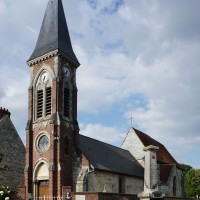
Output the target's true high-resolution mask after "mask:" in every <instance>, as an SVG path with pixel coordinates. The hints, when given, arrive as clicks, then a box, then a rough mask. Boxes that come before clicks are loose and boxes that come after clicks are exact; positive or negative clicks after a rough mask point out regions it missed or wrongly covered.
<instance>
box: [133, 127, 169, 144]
mask: <svg viewBox="0 0 200 200" xmlns="http://www.w3.org/2000/svg"><path fill="white" fill-rule="evenodd" d="M133 129H134V130H135V131H136V132H140V133H142V134H144V135H145V136H146V137H148V138H150V139H152V140H153V141H155V142H157V143H159V144H160V145H162V146H163V147H165V146H164V145H163V144H162V143H160V142H159V141H158V140H155V139H154V138H152V137H151V136H149V135H148V134H146V133H144V132H142V131H140V130H138V129H136V128H133Z"/></svg>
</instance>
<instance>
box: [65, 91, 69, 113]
mask: <svg viewBox="0 0 200 200" xmlns="http://www.w3.org/2000/svg"><path fill="white" fill-rule="evenodd" d="M64 116H65V117H70V89H69V88H64Z"/></svg>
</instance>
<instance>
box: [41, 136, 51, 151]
mask: <svg viewBox="0 0 200 200" xmlns="http://www.w3.org/2000/svg"><path fill="white" fill-rule="evenodd" d="M48 147H49V138H48V137H47V136H46V135H43V136H41V137H40V138H39V141H38V149H39V150H40V152H45V151H46V150H47V149H48Z"/></svg>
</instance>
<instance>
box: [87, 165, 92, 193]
mask: <svg viewBox="0 0 200 200" xmlns="http://www.w3.org/2000/svg"><path fill="white" fill-rule="evenodd" d="M90 168H91V169H92V170H90V169H89V171H88V172H86V175H85V179H86V180H85V182H86V192H88V174H91V173H92V172H94V167H93V166H92V165H91V164H90Z"/></svg>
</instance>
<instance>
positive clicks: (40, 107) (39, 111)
mask: <svg viewBox="0 0 200 200" xmlns="http://www.w3.org/2000/svg"><path fill="white" fill-rule="evenodd" d="M42 113H43V90H38V91H37V118H40V117H42Z"/></svg>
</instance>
